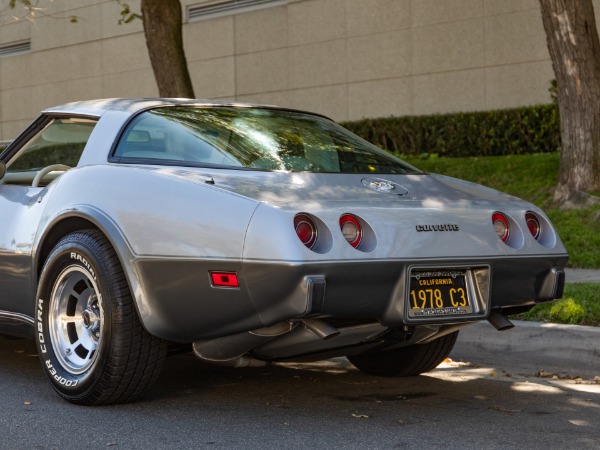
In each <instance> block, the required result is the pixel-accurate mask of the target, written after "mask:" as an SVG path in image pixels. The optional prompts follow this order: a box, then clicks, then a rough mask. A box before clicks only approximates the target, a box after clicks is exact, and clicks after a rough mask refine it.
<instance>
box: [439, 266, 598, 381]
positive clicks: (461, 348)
mask: <svg viewBox="0 0 600 450" xmlns="http://www.w3.org/2000/svg"><path fill="white" fill-rule="evenodd" d="M565 273H566V282H567V283H600V270H593V269H565ZM599 289H600V287H599ZM513 322H514V324H515V327H514V328H512V329H510V330H506V331H496V329H495V328H494V327H493V326H492V325H491V324H489V323H488V322H480V323H476V324H474V325H471V326H468V327H466V328H464V329H463V330H461V331H460V333H459V335H458V341H457V342H456V345H455V346H454V350H453V351H452V353H451V354H450V358H452V359H456V360H463V361H468V362H473V363H478V364H492V365H510V366H511V367H512V366H516V367H519V369H521V370H522V371H524V372H528V373H537V372H539V371H542V370H543V371H545V372H552V373H555V374H557V375H559V376H560V375H569V376H580V377H583V378H594V377H596V376H600V327H584V326H579V325H559V324H552V323H539V322H527V321H521V320H515V321H513Z"/></svg>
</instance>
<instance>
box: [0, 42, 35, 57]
mask: <svg viewBox="0 0 600 450" xmlns="http://www.w3.org/2000/svg"><path fill="white" fill-rule="evenodd" d="M26 53H31V41H30V40H27V41H19V42H9V43H8V44H0V58H4V57H6V56H16V55H24V54H26Z"/></svg>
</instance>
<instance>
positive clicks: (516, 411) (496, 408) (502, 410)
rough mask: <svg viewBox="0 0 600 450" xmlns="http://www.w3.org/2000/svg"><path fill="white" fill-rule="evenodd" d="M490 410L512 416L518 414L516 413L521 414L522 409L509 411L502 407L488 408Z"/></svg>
mask: <svg viewBox="0 0 600 450" xmlns="http://www.w3.org/2000/svg"><path fill="white" fill-rule="evenodd" d="M490 409H493V410H494V411H500V412H503V413H508V414H512V413H518V412H522V411H523V410H522V409H509V408H505V407H503V406H490Z"/></svg>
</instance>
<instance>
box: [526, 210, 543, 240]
mask: <svg viewBox="0 0 600 450" xmlns="http://www.w3.org/2000/svg"><path fill="white" fill-rule="evenodd" d="M525 222H526V223H527V228H528V229H529V232H530V233H531V235H532V236H533V238H534V239H535V240H537V239H538V238H539V237H540V233H541V231H542V227H541V225H540V220H539V219H538V218H537V216H536V215H535V214H534V213H532V212H527V213H525Z"/></svg>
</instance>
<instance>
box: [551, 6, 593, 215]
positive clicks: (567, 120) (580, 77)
mask: <svg viewBox="0 0 600 450" xmlns="http://www.w3.org/2000/svg"><path fill="white" fill-rule="evenodd" d="M540 5H541V11H542V20H543V22H544V29H545V30H546V39H547V41H548V49H549V51H550V58H551V59H552V66H553V68H554V73H555V75H556V83H557V86H558V107H559V111H560V127H561V138H562V148H561V155H560V174H559V181H558V186H557V188H556V192H555V195H554V199H555V201H557V202H558V203H559V204H564V203H566V202H568V201H573V200H576V199H577V197H578V196H580V195H581V194H586V193H599V192H600V41H599V40H598V32H597V30H596V20H595V18H594V8H593V5H592V0H540Z"/></svg>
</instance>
